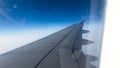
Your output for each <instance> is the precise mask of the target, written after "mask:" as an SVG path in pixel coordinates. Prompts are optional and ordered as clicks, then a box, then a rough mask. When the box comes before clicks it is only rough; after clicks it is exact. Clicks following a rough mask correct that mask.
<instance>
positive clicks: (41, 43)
mask: <svg viewBox="0 0 120 68" xmlns="http://www.w3.org/2000/svg"><path fill="white" fill-rule="evenodd" d="M82 27H83V22H81V23H77V24H73V25H71V26H69V27H67V28H65V29H63V30H61V31H58V32H56V33H54V34H52V35H49V36H47V37H45V38H43V39H40V40H37V41H35V42H32V43H30V44H28V45H26V46H23V47H21V48H18V49H16V50H13V51H10V52H8V53H6V54H3V55H1V56H0V68H85V66H86V65H85V63H86V62H85V58H86V57H85V55H84V54H83V52H82V51H81V49H82V48H81V47H82V44H89V43H92V41H89V42H87V41H88V40H85V39H84V40H82V34H83V33H87V32H89V31H86V30H82ZM84 41H85V42H84Z"/></svg>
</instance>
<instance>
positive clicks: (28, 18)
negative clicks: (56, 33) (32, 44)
mask: <svg viewBox="0 0 120 68" xmlns="http://www.w3.org/2000/svg"><path fill="white" fill-rule="evenodd" d="M92 1H94V0H0V31H2V32H4V31H11V32H12V31H13V30H17V31H19V30H22V29H25V30H30V29H41V28H47V27H48V28H50V27H56V25H57V26H61V27H65V26H66V25H70V24H72V23H76V22H79V21H81V20H83V19H87V20H89V17H90V16H91V17H92V19H94V20H97V21H98V20H101V19H102V17H103V11H104V10H103V7H104V2H103V0H96V3H95V5H97V6H96V7H91V4H92V3H91V2H92ZM91 9H92V10H93V11H95V12H94V13H93V14H92V15H90V14H91V12H90V11H91Z"/></svg>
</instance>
